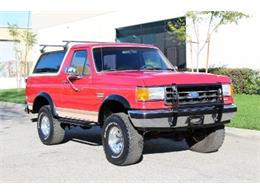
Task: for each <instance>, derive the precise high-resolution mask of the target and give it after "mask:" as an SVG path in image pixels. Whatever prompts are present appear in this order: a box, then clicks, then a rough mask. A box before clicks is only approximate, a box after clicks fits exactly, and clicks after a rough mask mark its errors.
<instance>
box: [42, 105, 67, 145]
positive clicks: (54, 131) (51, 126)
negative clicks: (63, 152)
mask: <svg viewBox="0 0 260 195" xmlns="http://www.w3.org/2000/svg"><path fill="white" fill-rule="evenodd" d="M37 129H38V134H39V137H40V140H41V141H42V143H43V144H45V145H54V144H59V143H62V142H63V140H64V137H65V130H64V128H62V126H61V123H60V122H59V121H58V119H56V118H54V117H53V115H52V112H51V109H50V106H43V107H41V108H40V110H39V113H38V120H37Z"/></svg>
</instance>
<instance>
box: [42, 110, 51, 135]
mask: <svg viewBox="0 0 260 195" xmlns="http://www.w3.org/2000/svg"><path fill="white" fill-rule="evenodd" d="M50 126H51V125H50V121H49V118H48V117H47V116H45V115H44V116H42V118H41V131H42V134H43V136H44V139H47V138H48V137H49V135H50V132H51V127H50Z"/></svg>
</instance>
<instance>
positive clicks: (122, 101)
mask: <svg viewBox="0 0 260 195" xmlns="http://www.w3.org/2000/svg"><path fill="white" fill-rule="evenodd" d="M109 101H115V102H118V103H120V104H122V105H123V106H124V108H125V109H126V110H130V109H131V106H130V104H129V102H128V100H127V99H126V98H125V97H123V96H121V95H115V94H112V95H109V96H107V97H106V98H105V99H104V100H103V102H102V103H101V106H100V107H99V111H98V121H100V119H101V111H102V109H103V107H104V106H105V105H106V103H107V102H109Z"/></svg>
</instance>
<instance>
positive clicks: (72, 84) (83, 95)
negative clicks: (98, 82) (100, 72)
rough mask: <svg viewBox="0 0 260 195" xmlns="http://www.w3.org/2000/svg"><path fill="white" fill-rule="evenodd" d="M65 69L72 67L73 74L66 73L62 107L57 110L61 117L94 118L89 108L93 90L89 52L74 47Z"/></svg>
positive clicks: (91, 106) (90, 107)
mask: <svg viewBox="0 0 260 195" xmlns="http://www.w3.org/2000/svg"><path fill="white" fill-rule="evenodd" d="M71 52H73V54H72V58H71V62H70V65H69V66H68V67H67V70H69V69H70V68H72V70H73V74H69V73H66V74H65V76H66V79H65V82H64V85H63V96H62V98H63V101H62V102H63V108H62V109H60V110H59V111H58V112H59V114H60V113H61V115H62V116H63V117H66V118H74V119H79V120H91V121H92V119H93V120H94V119H95V117H94V118H93V115H95V113H92V112H91V110H92V108H93V105H92V103H91V102H92V101H91V99H92V97H93V93H94V92H93V90H92V89H91V85H92V76H91V71H90V64H89V52H88V50H87V49H80V50H79V49H74V50H72V51H71Z"/></svg>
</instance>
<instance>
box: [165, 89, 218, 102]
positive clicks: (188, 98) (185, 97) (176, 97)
mask: <svg viewBox="0 0 260 195" xmlns="http://www.w3.org/2000/svg"><path fill="white" fill-rule="evenodd" d="M221 89H222V88H221V85H178V86H175V85H173V86H168V87H166V88H165V104H166V105H174V104H178V105H190V104H209V103H221V102H222V91H221Z"/></svg>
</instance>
